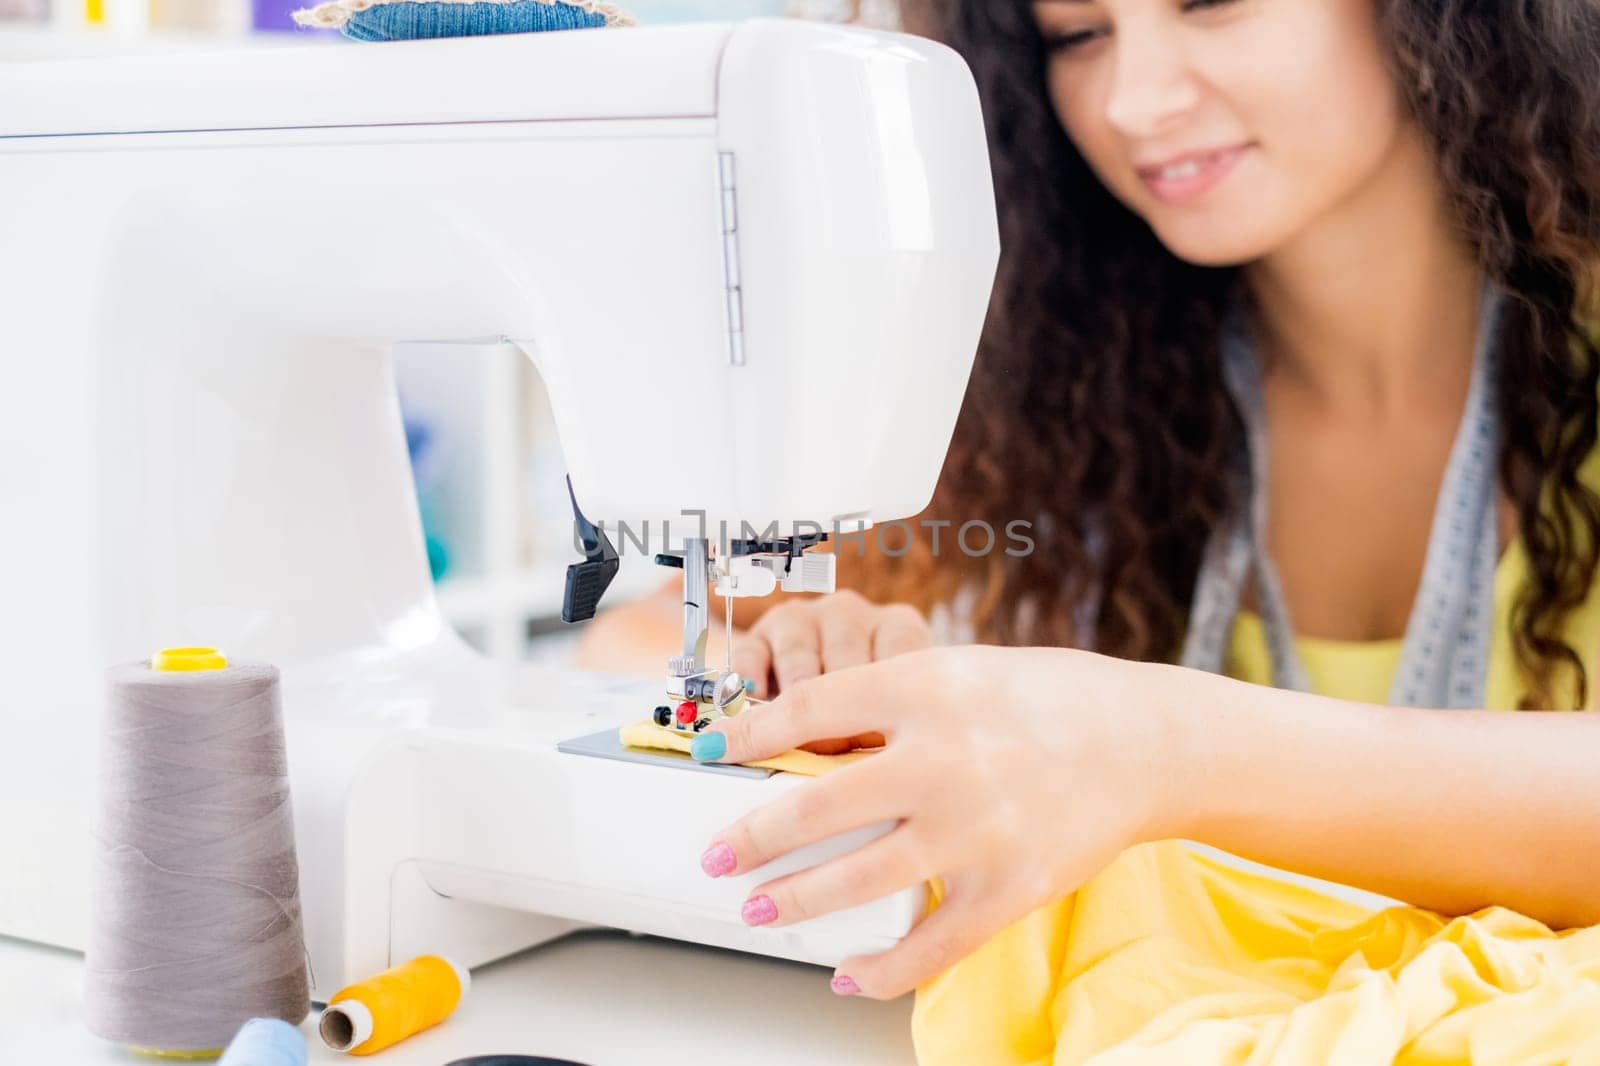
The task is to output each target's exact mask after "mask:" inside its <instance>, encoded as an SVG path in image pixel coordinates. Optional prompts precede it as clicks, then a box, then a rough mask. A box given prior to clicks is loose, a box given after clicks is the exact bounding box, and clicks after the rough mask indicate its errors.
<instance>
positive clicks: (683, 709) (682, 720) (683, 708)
mask: <svg viewBox="0 0 1600 1066" xmlns="http://www.w3.org/2000/svg"><path fill="white" fill-rule="evenodd" d="M694 719H695V713H694V704H693V703H692V702H691V701H689V700H684V701H683V702H682V703H680V704H678V724H679V725H693V724H694Z"/></svg>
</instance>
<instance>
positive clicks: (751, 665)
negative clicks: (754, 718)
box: [733, 631, 772, 700]
mask: <svg viewBox="0 0 1600 1066" xmlns="http://www.w3.org/2000/svg"><path fill="white" fill-rule="evenodd" d="M733 669H734V671H735V672H736V673H738V675H739V676H740V677H742V678H745V679H747V680H750V681H754V682H755V683H756V687H755V691H754V693H753V694H754V696H755V698H756V699H758V700H764V699H767V698H768V690H769V689H770V688H771V685H770V684H769V680H768V675H770V674H771V673H772V645H770V644H768V643H767V638H766V637H765V636H764V635H763V634H762V633H761V632H759V631H756V632H752V633H746V634H745V635H744V636H743V638H742V639H741V640H739V641H738V643H736V644H735V645H734V646H733Z"/></svg>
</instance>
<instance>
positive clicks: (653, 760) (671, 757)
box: [556, 729, 775, 778]
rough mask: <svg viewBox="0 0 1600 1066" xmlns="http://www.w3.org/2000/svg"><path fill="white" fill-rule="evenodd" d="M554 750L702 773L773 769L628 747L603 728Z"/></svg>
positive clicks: (750, 773)
mask: <svg viewBox="0 0 1600 1066" xmlns="http://www.w3.org/2000/svg"><path fill="white" fill-rule="evenodd" d="M556 750H557V751H560V752H565V753H566V754H568V755H592V756H594V757H595V758H597V759H616V760H617V761H619V762H638V763H644V764H646V765H647V766H665V767H668V768H670V769H673V770H695V771H698V772H699V773H703V774H726V775H729V776H732V777H755V778H762V777H771V776H772V775H773V773H774V772H775V771H772V770H768V769H765V768H763V767H759V766H724V765H722V764H721V763H703V762H695V761H694V759H693V758H691V757H690V756H688V755H686V754H684V753H683V752H678V751H665V750H661V751H645V750H643V749H641V748H628V747H624V746H623V744H622V738H621V737H619V736H618V735H617V731H616V730H615V729H603V730H601V731H600V732H598V733H590V734H589V735H588V736H582V737H573V738H572V739H570V740H563V741H559V742H557V744H556Z"/></svg>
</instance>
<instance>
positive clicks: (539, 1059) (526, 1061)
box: [444, 1055, 584, 1066]
mask: <svg viewBox="0 0 1600 1066" xmlns="http://www.w3.org/2000/svg"><path fill="white" fill-rule="evenodd" d="M444 1066H584V1064H583V1063H581V1062H573V1061H572V1060H571V1059H547V1058H544V1057H543V1056H540V1055H473V1056H472V1057H471V1058H465V1059H456V1060H455V1061H454V1062H447V1063H445V1064H444Z"/></svg>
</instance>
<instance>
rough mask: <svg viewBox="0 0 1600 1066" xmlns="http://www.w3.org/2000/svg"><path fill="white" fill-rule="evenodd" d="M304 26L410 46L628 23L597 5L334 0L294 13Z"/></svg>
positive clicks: (553, 0) (589, 1)
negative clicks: (432, 40)
mask: <svg viewBox="0 0 1600 1066" xmlns="http://www.w3.org/2000/svg"><path fill="white" fill-rule="evenodd" d="M294 19H295V21H296V22H298V23H300V24H301V25H302V26H320V27H336V28H337V29H339V31H340V32H342V33H343V34H344V35H345V36H346V37H350V38H353V39H355V40H357V41H413V40H419V39H422V38H429V37H479V36H483V35H486V34H497V33H538V32H541V31H544V30H584V29H597V28H599V27H602V26H625V25H630V24H631V23H632V21H633V20H632V19H631V18H629V17H628V16H627V15H626V14H624V13H623V12H622V11H621V10H620V9H618V8H617V7H615V6H613V5H612V4H610V3H604V2H600V0H577V2H574V3H563V2H562V0H477V2H471V0H377V2H371V0H367V2H365V3H363V2H362V0H333V2H331V3H325V4H319V5H317V6H316V7H314V8H311V9H309V10H304V11H296V12H295V13H294Z"/></svg>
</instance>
